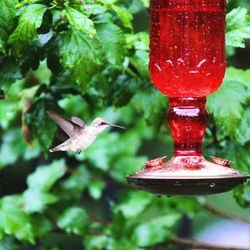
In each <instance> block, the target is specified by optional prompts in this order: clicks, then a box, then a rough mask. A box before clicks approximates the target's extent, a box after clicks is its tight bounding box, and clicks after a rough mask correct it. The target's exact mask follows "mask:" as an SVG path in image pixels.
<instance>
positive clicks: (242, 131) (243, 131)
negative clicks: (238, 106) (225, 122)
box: [236, 108, 250, 145]
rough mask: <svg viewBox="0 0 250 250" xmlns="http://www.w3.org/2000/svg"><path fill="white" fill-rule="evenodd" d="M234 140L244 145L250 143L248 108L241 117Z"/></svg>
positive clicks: (249, 115) (249, 111)
mask: <svg viewBox="0 0 250 250" xmlns="http://www.w3.org/2000/svg"><path fill="white" fill-rule="evenodd" d="M236 140H237V141H238V142H239V143H240V144H242V145H244V144H246V143H247V142H249V141H250V109H249V108H248V109H247V110H246V111H245V112H244V115H243V117H242V120H241V122H240V126H239V128H238V130H237V131H236Z"/></svg>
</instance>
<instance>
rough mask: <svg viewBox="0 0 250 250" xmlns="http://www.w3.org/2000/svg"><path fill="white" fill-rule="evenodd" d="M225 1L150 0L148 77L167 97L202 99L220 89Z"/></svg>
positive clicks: (223, 58)
mask: <svg viewBox="0 0 250 250" xmlns="http://www.w3.org/2000/svg"><path fill="white" fill-rule="evenodd" d="M225 2H226V1H225V0H151V31H150V74H151V78H152V81H153V83H154V84H155V86H156V87H157V88H158V89H159V90H160V91H161V92H162V93H163V94H165V95H168V96H170V97H204V96H207V95H209V94H211V93H212V92H214V91H216V90H217V89H218V88H219V86H220V85H221V83H222V81H223V78H224V74H225V68H226V62H225Z"/></svg>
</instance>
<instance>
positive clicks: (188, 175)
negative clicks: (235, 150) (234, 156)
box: [127, 156, 250, 195]
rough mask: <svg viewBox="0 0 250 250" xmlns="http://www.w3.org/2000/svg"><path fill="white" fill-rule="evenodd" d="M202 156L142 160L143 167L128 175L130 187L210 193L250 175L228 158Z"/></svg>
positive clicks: (167, 192)
mask: <svg viewBox="0 0 250 250" xmlns="http://www.w3.org/2000/svg"><path fill="white" fill-rule="evenodd" d="M211 158H212V159H213V162H209V161H207V160H206V159H204V158H203V157H202V156H175V157H173V158H172V159H171V160H170V161H168V162H166V163H165V162H163V160H164V159H165V157H161V158H157V159H154V160H150V161H148V162H145V166H146V167H145V168H144V169H143V170H140V171H138V172H137V173H136V174H135V175H131V176H128V177H127V179H128V182H129V183H130V184H132V185H133V186H135V187H137V188H139V189H143V190H145V191H148V192H151V193H154V194H157V195H211V194H217V193H223V192H226V191H229V190H231V189H233V188H235V187H237V186H238V185H240V184H242V183H243V182H245V181H247V179H248V178H250V175H243V174H240V172H239V171H238V170H236V169H233V168H231V163H232V162H230V161H228V160H224V159H221V158H216V157H211Z"/></svg>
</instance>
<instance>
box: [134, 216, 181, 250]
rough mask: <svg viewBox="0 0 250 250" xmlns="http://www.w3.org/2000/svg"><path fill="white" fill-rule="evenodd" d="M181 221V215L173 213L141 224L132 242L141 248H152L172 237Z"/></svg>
mask: <svg viewBox="0 0 250 250" xmlns="http://www.w3.org/2000/svg"><path fill="white" fill-rule="evenodd" d="M179 219H180V214H176V213H172V214H167V215H164V216H159V217H156V218H154V219H152V220H149V221H148V222H146V223H142V224H140V225H139V226H138V227H137V228H136V229H135V231H134V233H133V237H132V240H133V241H135V242H136V244H137V245H138V246H140V247H143V246H152V245H155V244H157V243H159V242H162V241H164V240H166V239H167V238H168V237H170V236H171V235H172V232H171V229H170V228H171V227H173V226H174V225H175V224H176V223H177V221H178V220H179Z"/></svg>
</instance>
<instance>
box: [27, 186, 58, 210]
mask: <svg viewBox="0 0 250 250" xmlns="http://www.w3.org/2000/svg"><path fill="white" fill-rule="evenodd" d="M57 201H58V199H57V197H56V196H55V195H53V194H49V193H46V192H42V191H41V190H37V189H28V190H26V191H25V192H24V193H23V203H24V210H25V211H26V212H28V213H34V212H42V211H44V209H45V208H46V207H47V205H49V204H53V203H55V202H57Z"/></svg>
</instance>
